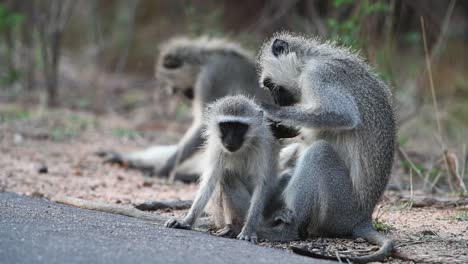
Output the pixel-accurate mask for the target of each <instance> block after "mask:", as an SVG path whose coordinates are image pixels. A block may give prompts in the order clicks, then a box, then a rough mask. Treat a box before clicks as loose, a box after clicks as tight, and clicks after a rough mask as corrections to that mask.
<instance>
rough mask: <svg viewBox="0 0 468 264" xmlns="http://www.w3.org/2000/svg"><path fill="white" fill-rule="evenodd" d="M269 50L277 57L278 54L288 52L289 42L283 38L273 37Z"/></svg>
mask: <svg viewBox="0 0 468 264" xmlns="http://www.w3.org/2000/svg"><path fill="white" fill-rule="evenodd" d="M271 52H272V53H273V55H275V57H278V56H279V55H280V54H287V53H288V52H289V44H288V43H287V42H286V41H284V40H281V39H275V41H273V45H272V46H271Z"/></svg>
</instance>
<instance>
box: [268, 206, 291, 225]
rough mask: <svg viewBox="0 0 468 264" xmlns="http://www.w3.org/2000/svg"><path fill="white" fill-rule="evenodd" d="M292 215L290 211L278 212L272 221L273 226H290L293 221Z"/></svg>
mask: <svg viewBox="0 0 468 264" xmlns="http://www.w3.org/2000/svg"><path fill="white" fill-rule="evenodd" d="M294 218H295V216H294V213H293V211H291V210H290V209H283V210H280V211H279V212H278V213H277V214H276V215H275V218H274V220H273V225H274V226H277V225H280V224H291V223H292V222H293V221H294Z"/></svg>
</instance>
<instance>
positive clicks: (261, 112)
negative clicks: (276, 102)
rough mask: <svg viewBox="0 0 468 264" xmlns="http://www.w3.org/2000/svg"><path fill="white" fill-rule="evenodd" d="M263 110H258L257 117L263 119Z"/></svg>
mask: <svg viewBox="0 0 468 264" xmlns="http://www.w3.org/2000/svg"><path fill="white" fill-rule="evenodd" d="M263 115H264V114H263V110H260V112H259V113H258V116H260V118H263Z"/></svg>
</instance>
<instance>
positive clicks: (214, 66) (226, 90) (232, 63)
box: [100, 37, 273, 180]
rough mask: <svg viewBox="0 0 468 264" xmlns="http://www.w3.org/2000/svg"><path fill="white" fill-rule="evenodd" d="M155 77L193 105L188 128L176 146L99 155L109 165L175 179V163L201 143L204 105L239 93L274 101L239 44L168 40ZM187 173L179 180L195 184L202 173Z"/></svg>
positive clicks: (190, 155)
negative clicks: (113, 164)
mask: <svg viewBox="0 0 468 264" xmlns="http://www.w3.org/2000/svg"><path fill="white" fill-rule="evenodd" d="M156 79H157V80H158V81H159V83H163V84H165V85H164V86H165V87H166V88H167V90H169V91H170V92H171V93H173V94H178V95H180V96H182V97H184V98H187V99H189V100H191V101H192V112H193V123H192V125H191V127H190V128H189V129H188V131H187V132H186V133H185V135H184V136H183V137H182V139H181V140H180V141H179V143H178V145H177V147H166V148H164V149H162V150H163V151H161V147H156V148H155V147H153V148H150V149H147V150H143V151H139V152H136V153H118V152H115V151H107V152H101V153H100V154H101V156H103V157H104V158H105V159H106V160H107V161H110V162H115V163H125V164H127V165H129V166H131V167H136V168H149V169H151V170H154V175H156V176H162V177H168V176H169V175H170V174H172V177H171V178H178V177H176V175H175V172H176V168H177V167H178V165H179V164H181V163H183V162H184V161H186V160H187V159H189V158H191V157H192V156H193V155H194V154H195V153H196V152H197V150H198V149H199V148H200V146H201V145H202V144H203V142H204V141H203V138H202V135H201V134H202V120H203V119H205V117H204V115H203V109H204V108H205V107H206V105H207V104H209V103H211V102H214V101H215V100H216V99H219V98H221V97H223V96H227V95H237V94H242V95H245V96H249V97H252V98H254V99H255V100H256V101H258V102H261V103H272V102H273V101H272V97H271V95H270V94H269V93H268V91H266V90H263V89H260V88H259V85H258V77H257V73H256V69H255V61H254V58H253V56H251V55H250V54H249V53H248V52H247V51H246V50H244V49H243V48H242V47H241V46H240V45H238V44H237V43H234V42H229V41H226V40H224V39H217V38H206V37H202V38H198V39H187V38H176V39H172V40H170V41H169V42H167V43H166V44H164V45H163V46H162V48H161V51H160V55H159V59H158V61H157V65H156ZM161 160H163V161H164V162H163V163H162V162H161ZM161 163H162V164H161ZM192 164H194V163H192ZM155 165H159V166H157V167H155ZM193 166H197V165H196V164H194V165H193ZM189 169H190V168H189ZM191 171H192V172H193V171H195V173H189V174H191V175H192V174H195V175H194V176H190V177H183V178H184V179H188V180H190V179H191V180H196V179H197V176H198V175H197V173H198V172H200V171H202V169H201V168H196V169H193V168H192V170H191ZM185 172H186V171H185ZM181 173H182V174H183V172H181Z"/></svg>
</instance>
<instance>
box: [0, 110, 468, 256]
mask: <svg viewBox="0 0 468 264" xmlns="http://www.w3.org/2000/svg"><path fill="white" fill-rule="evenodd" d="M0 113H2V114H3V118H2V119H0V121H1V122H0V153H1V154H0V155H1V158H0V167H1V168H2V169H1V171H0V191H11V192H17V193H20V194H25V195H31V196H36V197H45V198H47V199H53V198H54V196H56V195H68V196H73V197H78V198H83V199H87V200H93V201H105V202H109V203H121V204H137V203H141V202H145V201H156V200H167V199H182V200H185V199H192V198H193V196H194V193H195V191H196V189H197V186H196V184H183V183H179V182H178V183H176V184H174V185H169V184H168V183H167V182H165V181H164V180H161V179H153V178H146V177H144V176H143V175H142V174H141V173H140V172H138V171H134V170H131V169H126V168H122V167H119V166H115V165H109V164H103V163H102V162H101V160H100V159H99V158H98V157H97V156H96V155H95V154H94V153H95V152H96V151H98V150H109V149H114V150H119V151H131V150H137V149H140V148H143V147H145V146H148V145H149V144H170V143H174V142H176V140H177V138H178V137H180V135H181V133H182V131H183V130H184V128H185V127H186V125H182V126H181V125H171V124H166V125H164V126H157V127H159V129H156V130H154V129H153V130H151V131H149V132H148V131H143V132H137V131H135V129H134V128H135V124H134V123H132V122H131V121H129V120H124V119H122V118H119V117H116V116H101V117H94V116H89V115H87V114H77V113H71V112H67V111H65V112H60V113H59V114H56V115H43V116H42V117H31V116H28V117H25V118H17V116H14V117H15V118H5V116H7V114H5V113H6V112H5V111H3V112H1V111H0ZM18 116H19V117H21V115H18ZM10 117H11V115H10ZM72 117H73V118H72ZM63 119H72V120H75V121H73V122H72V123H63ZM76 123H79V124H80V125H79V126H76ZM396 171H397V173H398V170H396ZM399 176H401V175H399ZM395 177H396V175H395ZM406 197H408V194H407V193H403V192H395V191H388V192H387V193H386V194H385V196H384V198H383V199H382V203H381V205H380V207H379V208H378V209H377V210H376V212H375V214H374V217H375V218H376V219H378V220H377V221H376V225H377V226H378V227H379V229H381V230H386V231H388V234H389V235H390V236H391V237H393V238H394V239H395V240H396V241H397V246H396V249H397V250H396V252H397V253H395V254H394V256H393V257H390V258H388V259H387V262H386V263H416V262H427V263H468V206H467V205H466V204H467V203H466V199H467V198H458V197H448V196H445V197H442V198H440V197H435V198H437V199H438V200H436V202H435V203H434V204H432V205H429V204H424V203H423V202H422V201H425V200H423V198H431V196H430V195H429V194H425V193H419V192H416V196H415V197H414V200H413V204H411V201H410V202H408V200H407V199H406ZM432 198H434V197H432ZM441 201H442V202H441ZM443 201H445V202H447V201H448V203H446V204H444V203H443ZM457 203H459V204H462V203H465V205H457ZM165 213H166V214H167V213H168V214H173V215H177V216H180V215H181V214H183V213H184V211H174V212H167V211H165ZM261 245H263V246H268V247H276V248H284V249H287V248H288V246H290V245H299V246H305V247H307V248H308V249H309V250H312V251H314V252H316V253H323V254H329V255H334V254H335V253H336V252H339V253H340V254H346V253H349V252H351V251H353V252H359V253H360V254H365V253H369V252H371V251H373V250H375V247H373V246H370V245H368V244H367V243H363V242H362V241H359V240H357V241H353V240H347V239H328V238H327V239H326V238H315V239H310V240H308V241H301V242H291V243H266V242H264V243H261Z"/></svg>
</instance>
